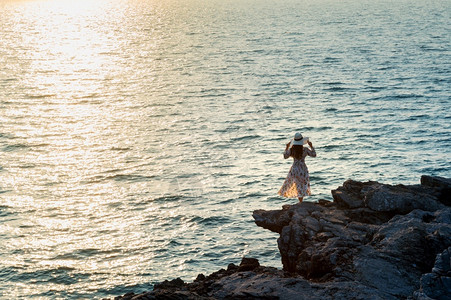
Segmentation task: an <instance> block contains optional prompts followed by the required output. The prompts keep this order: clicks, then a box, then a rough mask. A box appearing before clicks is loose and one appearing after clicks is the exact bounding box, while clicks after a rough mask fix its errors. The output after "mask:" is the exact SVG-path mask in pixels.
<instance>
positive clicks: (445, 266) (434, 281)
mask: <svg viewBox="0 0 451 300" xmlns="http://www.w3.org/2000/svg"><path fill="white" fill-rule="evenodd" d="M414 299H417V300H420V299H438V300H445V299H446V300H449V299H451V247H449V248H448V249H445V250H444V251H443V252H442V253H440V254H438V255H437V258H436V259H435V264H434V268H433V269H432V272H431V273H427V274H423V275H422V276H421V287H420V289H419V290H418V291H416V292H415V293H414Z"/></svg>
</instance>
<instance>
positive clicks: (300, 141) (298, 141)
mask: <svg viewBox="0 0 451 300" xmlns="http://www.w3.org/2000/svg"><path fill="white" fill-rule="evenodd" d="M308 139H309V138H308V137H303V136H302V134H301V133H300V132H296V134H295V135H294V139H293V141H292V142H291V145H292V146H294V145H305V144H307V142H308Z"/></svg>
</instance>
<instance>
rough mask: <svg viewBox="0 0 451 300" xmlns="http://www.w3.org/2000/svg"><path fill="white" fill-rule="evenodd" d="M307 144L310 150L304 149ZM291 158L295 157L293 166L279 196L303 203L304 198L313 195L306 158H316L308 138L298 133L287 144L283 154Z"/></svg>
mask: <svg viewBox="0 0 451 300" xmlns="http://www.w3.org/2000/svg"><path fill="white" fill-rule="evenodd" d="M305 144H308V145H309V146H310V149H309V148H307V147H306V148H304V145H305ZM290 156H291V157H293V160H294V161H293V165H292V166H291V169H290V171H289V172H288V175H287V178H286V179H285V181H284V183H283V185H282V187H281V188H280V190H279V195H281V196H284V197H288V198H294V197H298V199H299V202H302V200H303V199H304V196H307V195H311V191H310V178H309V172H308V169H307V165H306V164H305V157H306V156H311V157H316V151H315V148H313V144H312V143H311V142H310V141H309V140H308V137H305V138H304V137H303V136H302V134H300V133H299V132H298V133H296V134H295V136H294V140H292V141H290V142H289V143H288V144H287V146H286V148H285V152H284V153H283V157H284V158H285V159H286V158H288V157H290Z"/></svg>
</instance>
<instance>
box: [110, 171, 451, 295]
mask: <svg viewBox="0 0 451 300" xmlns="http://www.w3.org/2000/svg"><path fill="white" fill-rule="evenodd" d="M450 190H451V180H450V179H446V178H440V177H429V176H423V177H422V178H421V185H410V186H405V185H395V186H394V185H387V184H381V183H378V182H371V181H370V182H364V183H362V182H357V181H352V180H348V181H346V182H345V183H344V184H343V186H341V187H339V188H337V189H336V190H333V191H332V196H333V199H334V201H333V202H329V201H325V200H321V201H319V203H309V202H304V203H300V204H295V205H285V206H284V207H283V208H282V209H281V210H270V211H265V210H256V211H254V213H253V217H254V219H255V223H256V224H257V225H258V226H261V227H263V228H265V229H269V230H271V231H274V232H277V233H279V234H280V237H279V238H278V240H277V242H278V247H279V250H280V253H281V257H282V264H283V270H277V269H275V268H270V267H262V266H260V265H259V263H258V261H257V260H255V259H246V258H245V259H243V261H242V262H241V264H240V266H235V265H234V264H231V265H229V266H228V268H227V270H224V269H222V270H220V271H218V272H215V273H213V274H211V275H209V276H204V275H202V274H200V275H199V276H198V278H197V279H196V280H195V281H194V282H193V283H184V282H183V281H181V280H180V279H176V280H173V281H170V282H168V281H166V282H164V283H162V284H159V285H156V286H155V289H154V291H151V292H148V293H144V294H140V295H135V294H133V293H131V294H127V295H124V296H121V297H116V299H121V300H126V299H421V300H423V299H424V300H425V299H440V300H442V299H443V300H444V299H451V258H450V256H451V207H450V206H449V205H450V198H451V196H450Z"/></svg>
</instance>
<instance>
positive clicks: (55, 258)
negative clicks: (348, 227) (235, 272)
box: [0, 0, 451, 299]
mask: <svg viewBox="0 0 451 300" xmlns="http://www.w3.org/2000/svg"><path fill="white" fill-rule="evenodd" d="M0 27H1V31H0V298H2V299H33V298H36V299H88V298H102V297H112V296H116V295H120V294H124V293H126V292H129V291H134V292H140V291H144V290H148V289H151V288H152V285H153V284H154V283H155V282H158V281H162V280H164V279H172V278H176V277H181V278H182V279H184V280H192V279H194V278H195V277H196V275H197V274H198V273H204V274H208V273H210V272H213V271H216V270H218V269H219V268H225V267H226V266H227V265H228V264H229V263H236V264H238V263H239V262H240V259H241V257H243V256H251V257H256V258H258V259H259V260H260V262H261V263H262V264H264V265H269V266H275V267H280V266H281V263H280V257H279V252H278V249H277V243H276V238H277V235H276V234H273V233H271V232H269V231H267V230H263V229H261V228H258V227H257V226H256V225H255V224H254V223H253V219H252V211H253V210H255V209H260V208H264V209H279V208H280V207H281V206H282V205H283V204H289V203H296V201H297V200H296V199H284V198H281V197H279V196H277V191H278V189H279V187H280V185H281V184H282V182H283V180H284V178H285V176H286V174H287V172H288V170H289V167H290V165H291V160H284V159H283V157H282V151H283V150H284V146H285V143H287V142H288V141H289V139H290V138H291V137H292V136H293V135H294V133H295V132H296V131H301V132H302V133H303V134H304V135H305V136H309V137H310V138H311V140H312V142H313V144H314V145H315V147H316V150H317V153H318V156H317V157H316V158H307V165H308V167H309V170H310V174H311V186H312V192H313V195H312V196H311V197H309V198H306V201H316V200H318V199H329V200H331V199H332V198H331V194H330V190H331V189H334V188H336V187H338V186H339V185H341V184H342V183H343V182H344V181H345V180H346V179H348V178H352V179H355V180H361V181H366V180H377V181H380V182H384V183H403V184H416V183H419V180H420V176H421V175H422V174H428V175H437V176H445V177H451V168H450V158H451V109H450V107H451V99H450V95H451V59H450V54H451V52H450V50H451V47H450V46H451V45H450V43H451V2H450V1H448V0H431V1H429V0H428V1H423V0H412V1H406V0H400V1H388V0H372V1H369V0H343V1H338V0H286V1H279V0H273V1H269V0H245V1H242V0H159V1H157V0H139V1H138V0H96V1H87V0H80V1H69V0H34V1H33V0H31V1H20V0H9V1H5V0H3V1H0Z"/></svg>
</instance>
